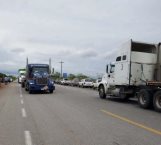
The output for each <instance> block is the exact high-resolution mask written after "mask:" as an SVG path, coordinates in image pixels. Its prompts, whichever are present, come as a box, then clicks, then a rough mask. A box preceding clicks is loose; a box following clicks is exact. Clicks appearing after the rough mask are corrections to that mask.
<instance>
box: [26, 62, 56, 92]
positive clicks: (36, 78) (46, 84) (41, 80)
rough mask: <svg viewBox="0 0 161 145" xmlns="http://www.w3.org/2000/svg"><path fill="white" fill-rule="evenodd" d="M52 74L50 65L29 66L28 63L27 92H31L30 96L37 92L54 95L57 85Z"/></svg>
mask: <svg viewBox="0 0 161 145" xmlns="http://www.w3.org/2000/svg"><path fill="white" fill-rule="evenodd" d="M50 72H51V70H50V65H48V64H28V61H27V65H26V77H25V82H24V84H25V85H24V87H25V90H26V91H29V93H30V94H31V93H33V92H35V91H45V92H49V93H53V91H54V90H55V85H54V81H53V80H52V78H51V75H50Z"/></svg>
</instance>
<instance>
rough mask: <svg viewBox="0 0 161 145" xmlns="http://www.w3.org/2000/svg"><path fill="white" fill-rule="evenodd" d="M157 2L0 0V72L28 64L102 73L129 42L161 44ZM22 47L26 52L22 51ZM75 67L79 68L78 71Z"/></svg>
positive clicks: (159, 11)
mask: <svg viewBox="0 0 161 145" xmlns="http://www.w3.org/2000/svg"><path fill="white" fill-rule="evenodd" d="M160 6H161V1H160V0H153V1H147V0H135V1H129V0H122V1H120V2H119V1H118V0H101V1H96V0H68V1H66V0H54V1H53V0H47V1H42V0H32V1H26V0H14V1H13V0H5V1H1V2H0V32H1V33H0V61H1V63H0V68H3V69H6V70H8V71H13V70H15V71H16V70H17V69H18V68H21V67H24V66H25V61H26V57H29V60H30V62H37V63H39V62H41V63H48V59H49V57H51V58H52V64H53V67H55V69H57V70H58V71H59V70H60V64H59V63H58V62H59V61H60V60H63V61H64V62H65V63H64V71H66V72H76V73H77V72H84V73H89V74H91V73H97V72H104V70H105V69H104V68H105V65H106V63H107V62H109V61H111V60H112V59H114V58H115V54H116V52H117V49H118V48H120V45H121V44H122V43H124V42H126V41H127V40H128V39H131V38H132V39H134V40H137V41H144V42H146V41H147V42H149V43H150V42H154V43H157V42H159V41H160V40H161V35H160V34H161V29H160V26H161V19H160V16H161V9H160ZM23 48H25V49H23ZM78 66H79V67H78Z"/></svg>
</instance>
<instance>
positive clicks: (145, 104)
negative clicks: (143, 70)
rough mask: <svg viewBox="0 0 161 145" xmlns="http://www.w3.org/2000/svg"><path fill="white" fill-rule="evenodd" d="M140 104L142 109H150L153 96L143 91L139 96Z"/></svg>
mask: <svg viewBox="0 0 161 145" xmlns="http://www.w3.org/2000/svg"><path fill="white" fill-rule="evenodd" d="M138 103H139V105H140V107H141V108H144V109H148V108H150V107H151V105H152V95H151V93H150V92H149V91H147V90H145V89H142V90H140V92H139V94H138Z"/></svg>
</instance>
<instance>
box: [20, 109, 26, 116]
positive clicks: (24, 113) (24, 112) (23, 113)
mask: <svg viewBox="0 0 161 145" xmlns="http://www.w3.org/2000/svg"><path fill="white" fill-rule="evenodd" d="M21 112H22V117H26V116H27V115H26V111H25V109H24V108H22V109H21Z"/></svg>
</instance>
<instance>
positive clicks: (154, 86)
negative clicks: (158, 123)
mask: <svg viewBox="0 0 161 145" xmlns="http://www.w3.org/2000/svg"><path fill="white" fill-rule="evenodd" d="M115 58H116V59H115V61H114V62H110V63H109V64H108V65H107V66H106V74H105V75H104V76H103V77H102V81H101V82H100V83H99V86H98V92H99V96H100V98H101V99H105V98H106V97H111V98H120V99H122V100H127V99H129V98H131V97H137V100H138V103H139V105H140V107H142V108H145V109H147V108H151V107H154V109H155V110H156V111H158V112H161V43H159V44H150V43H143V42H137V41H133V40H132V39H131V40H129V41H128V42H126V43H124V44H123V46H122V48H121V49H119V50H118V54H117V56H116V57H115Z"/></svg>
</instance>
